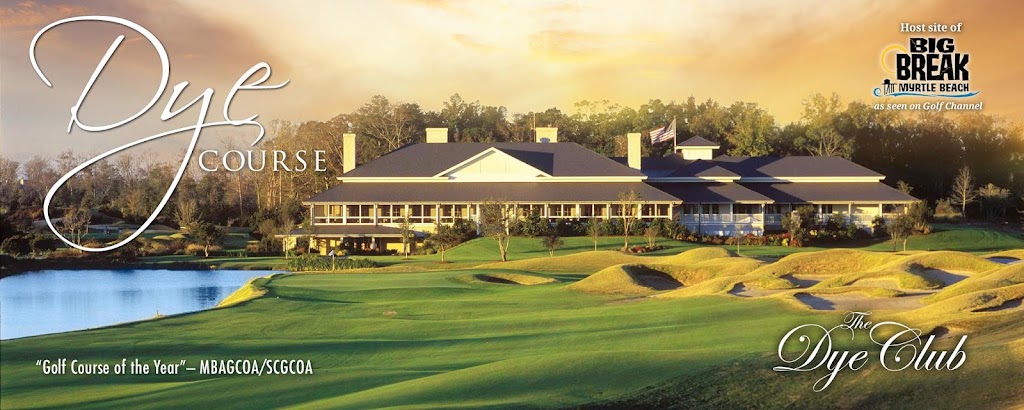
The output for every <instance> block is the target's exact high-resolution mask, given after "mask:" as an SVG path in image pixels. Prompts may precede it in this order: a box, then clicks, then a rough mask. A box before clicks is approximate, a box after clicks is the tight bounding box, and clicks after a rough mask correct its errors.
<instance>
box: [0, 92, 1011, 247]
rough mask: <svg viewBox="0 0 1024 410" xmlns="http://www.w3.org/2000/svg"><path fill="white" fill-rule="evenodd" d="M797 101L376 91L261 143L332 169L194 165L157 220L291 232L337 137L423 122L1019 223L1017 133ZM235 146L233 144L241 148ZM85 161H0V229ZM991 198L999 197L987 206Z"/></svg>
mask: <svg viewBox="0 0 1024 410" xmlns="http://www.w3.org/2000/svg"><path fill="white" fill-rule="evenodd" d="M800 104H801V105H802V108H803V111H802V115H801V117H800V119H799V120H796V121H793V122H790V123H786V124H782V123H780V122H779V121H778V120H776V118H775V117H774V116H773V115H772V114H771V113H769V112H768V111H767V110H766V109H765V108H764V107H762V106H760V105H758V104H757V103H753V102H743V101H740V102H735V103H732V104H729V105H725V104H721V103H719V102H716V101H714V100H710V99H709V100H706V101H703V102H698V101H697V100H696V99H695V98H694V97H689V98H687V99H685V100H684V101H682V102H675V101H670V102H664V101H662V100H650V101H648V102H647V103H645V104H641V105H639V106H637V107H630V106H625V105H621V104H615V103H612V102H609V101H580V102H577V103H576V104H574V105H573V107H572V109H571V110H568V111H563V110H561V109H559V108H549V109H546V110H543V111H533V112H526V113H509V112H508V110H507V109H506V108H505V107H503V106H492V105H484V104H481V103H480V102H478V101H473V102H470V101H467V100H464V99H463V98H462V97H461V96H460V95H459V94H455V95H452V96H451V97H450V98H449V99H448V100H447V101H445V102H444V103H443V104H442V106H441V108H440V109H439V110H424V109H423V108H421V107H420V105H419V104H417V103H412V102H398V101H392V100H390V99H388V98H386V97H384V96H374V97H372V98H371V99H370V100H369V101H368V102H366V103H365V104H363V105H361V106H360V107H359V108H357V109H355V110H353V111H351V112H347V113H341V114H338V115H336V116H335V117H333V118H331V119H329V120H326V121H304V122H290V121H273V122H272V123H271V124H269V127H268V137H267V139H266V140H265V141H264V142H263V143H261V146H259V147H256V148H257V149H265V150H272V149H278V150H285V151H297V150H300V149H304V150H307V151H312V150H325V151H327V172H319V173H318V172H313V171H312V170H308V171H306V172H273V171H270V170H264V171H262V172H250V171H245V170H243V171H240V172H227V171H226V170H223V169H222V170H220V171H217V172H205V171H199V170H198V169H197V168H196V167H192V168H191V169H190V170H189V173H188V176H187V177H186V178H184V179H183V182H182V183H181V184H180V185H179V187H178V189H177V191H176V193H175V196H174V198H172V201H171V202H170V203H169V204H168V206H167V207H166V208H165V209H164V211H163V213H162V215H161V217H160V219H159V220H158V222H159V223H162V224H166V225H169V226H171V227H179V226H181V225H187V224H195V223H199V222H210V223H214V224H217V225H228V226H247V227H251V228H253V229H254V230H255V231H256V232H258V233H262V234H266V235H269V234H274V233H279V232H281V231H283V230H285V229H290V227H293V226H295V225H296V224H298V223H300V222H301V221H302V220H303V219H304V218H305V216H306V214H307V213H306V211H304V210H303V208H302V206H301V201H302V200H304V199H306V198H309V197H311V196H312V195H314V194H316V193H318V192H320V191H323V190H324V189H327V188H329V187H330V186H332V184H334V183H335V182H336V179H335V177H337V176H339V175H340V174H341V172H342V164H341V161H342V158H343V156H342V135H343V134H345V133H356V134H358V135H359V136H360V138H359V140H358V145H357V162H358V163H360V164H362V163H366V162H368V161H371V160H373V159H375V158H377V157H380V156H381V155H384V154H386V153H388V152H390V151H393V150H395V149H398V148H400V147H402V146H404V145H407V144H410V143H415V142H422V141H424V139H425V131H424V130H425V128H428V127H446V128H448V129H449V131H450V138H451V141H452V142H531V141H533V139H534V136H533V128H534V127H535V126H540V127H548V126H550V127H558V128H559V141H569V142H575V143H578V144H581V145H583V146H585V147H587V148H589V149H592V150H594V151H596V152H598V153H600V154H602V155H606V156H624V155H625V154H626V142H625V135H626V134H627V133H630V132H646V131H648V130H651V129H654V128H657V127H661V126H664V125H666V124H668V123H669V122H671V121H672V120H673V119H674V120H676V122H677V134H678V140H679V141H683V140H685V139H686V138H689V137H691V136H701V137H703V138H707V139H709V140H712V141H716V142H718V143H720V144H721V145H722V150H721V151H720V152H719V154H728V155H737V156H761V155H773V156H787V155H833V156H841V157H845V158H849V159H851V160H853V161H855V162H857V163H859V164H861V165H864V166H866V167H868V168H870V169H873V170H875V171H878V172H880V173H882V174H884V175H886V176H887V178H886V180H885V182H886V183H889V184H891V185H893V186H897V182H898V181H900V182H901V184H900V185H899V186H900V187H901V189H904V190H905V191H907V192H911V194H912V195H914V196H917V197H918V198H921V199H924V200H926V201H929V202H930V203H931V204H939V203H940V202H939V201H940V200H945V201H946V202H947V204H950V203H951V204H952V205H950V206H951V207H952V208H962V210H963V211H964V212H966V213H967V214H970V215H973V216H978V217H980V216H988V217H1000V216H1002V217H1007V216H1014V217H1016V215H1017V211H1016V209H1017V208H1018V207H1019V206H1020V203H1021V195H1022V193H1024V181H1022V177H1024V175H1022V174H1024V136H1022V127H1021V124H1019V123H1013V122H1010V121H1008V120H1006V119H1005V118H1001V117H998V116H994V115H988V114H985V113H980V112H971V113H960V114H947V113H944V112H920V113H907V112H900V111H887V110H876V109H874V108H873V107H872V106H871V105H869V104H867V103H864V102H860V101H852V102H848V103H847V102H843V101H842V100H841V98H840V97H839V96H838V95H837V94H832V95H823V94H814V95H811V96H809V97H807V98H806V99H804V100H803V101H801V102H800ZM242 144H243V143H242V142H239V143H238V145H237V146H235V147H228V148H229V149H247V148H245V147H243V145H242ZM642 149H643V151H644V155H648V156H658V155H666V154H668V153H670V152H671V144H670V143H661V144H656V145H652V144H651V143H650V140H649V139H647V138H644V139H643V143H642ZM88 157H91V155H87V154H86V153H75V152H71V151H67V152H63V153H61V154H59V155H57V156H56V157H52V158H47V157H41V156H37V157H33V158H29V159H27V160H25V161H19V160H17V159H13V158H6V157H3V158H0V211H2V215H3V217H4V219H5V222H4V223H6V224H11V225H13V226H15V227H18V228H20V229H30V228H31V223H32V222H33V221H38V220H39V219H41V208H42V202H43V198H44V197H45V194H46V192H47V190H49V188H50V186H51V185H52V184H53V183H54V182H55V181H56V180H57V178H59V177H60V176H61V175H63V174H64V173H65V172H67V171H68V170H70V169H71V168H73V167H74V166H76V165H78V164H80V163H82V162H84V161H85V160H86V159H87V158H88ZM176 166H177V165H176V164H171V163H169V162H164V161H161V160H159V159H158V158H157V157H156V156H155V155H153V154H142V155H140V154H135V155H120V156H118V157H117V158H116V159H114V160H110V161H100V162H98V163H96V164H95V165H93V166H91V167H89V168H87V169H86V170H84V171H83V172H81V173H80V174H78V175H77V176H76V177H74V178H72V179H71V180H70V181H69V182H68V183H67V185H65V187H63V188H62V189H61V190H60V191H59V192H58V194H57V195H56V197H55V200H54V205H53V207H54V208H55V209H56V210H51V213H52V214H53V215H56V216H61V215H64V213H65V211H64V210H68V209H73V210H83V209H85V210H90V212H88V214H89V215H91V216H92V218H91V219H89V220H90V221H91V223H93V224H97V223H103V222H104V218H106V217H109V218H112V219H113V218H116V219H123V220H125V221H128V222H130V223H139V222H141V221H143V220H144V219H145V218H146V217H147V216H148V215H149V213H150V212H151V211H152V210H153V209H154V208H155V207H156V205H157V203H158V202H159V200H160V198H161V196H162V194H163V192H164V191H165V189H166V187H167V186H168V185H169V184H170V181H171V179H172V178H173V175H174V171H175V168H176ZM964 169H966V170H968V171H967V172H969V173H970V177H969V178H966V181H964V180H965V178H963V177H962V176H961V175H962V174H963V172H964V171H963V170H964ZM958 181H959V182H958ZM954 188H955V189H954ZM958 192H959V193H958ZM993 195H994V196H993ZM965 197H966V198H965ZM983 197H984V198H987V199H986V200H983V199H981V198H983ZM992 198H1004V199H1003V200H1001V201H1000V202H999V204H998V205H992V204H993V203H994V202H993V201H994V199H992ZM958 201H959V202H958ZM986 201H987V202H986ZM961 205H962V206H961ZM72 216H74V215H72ZM81 219H84V218H78V220H81Z"/></svg>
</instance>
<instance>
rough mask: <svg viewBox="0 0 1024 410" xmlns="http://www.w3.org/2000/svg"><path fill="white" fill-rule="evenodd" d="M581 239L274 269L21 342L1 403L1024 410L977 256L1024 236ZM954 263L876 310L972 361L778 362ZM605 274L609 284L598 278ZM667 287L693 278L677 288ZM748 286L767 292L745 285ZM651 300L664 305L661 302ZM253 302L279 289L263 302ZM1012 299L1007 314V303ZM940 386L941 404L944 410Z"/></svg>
mask: <svg viewBox="0 0 1024 410" xmlns="http://www.w3.org/2000/svg"><path fill="white" fill-rule="evenodd" d="M565 239H566V240H565V246H564V247H563V249H560V250H558V251H557V252H556V256H555V257H553V258H552V257H549V256H548V253H547V250H546V249H544V248H543V247H542V246H541V245H540V241H539V240H537V239H535V238H515V239H514V240H513V241H512V246H511V247H510V262H506V263H496V262H495V261H496V260H497V259H498V254H497V249H496V246H495V245H494V242H493V241H492V240H490V239H487V238H481V239H476V240H473V241H470V242H468V243H465V244H463V245H460V246H458V247H456V248H454V249H452V250H451V251H449V252H448V254H447V255H446V257H447V259H448V260H449V261H452V262H454V263H447V264H441V263H439V257H438V256H437V255H429V256H417V257H413V258H412V259H410V260H405V259H403V258H401V257H397V256H385V257H372V258H373V259H375V260H376V261H378V262H379V263H381V264H383V265H385V267H384V268H378V269H373V270H370V271H368V272H365V273H362V272H361V273H347V274H308V275H285V276H281V277H276V278H274V279H270V280H267V279H260V280H258V281H256V282H254V283H255V287H254V286H249V285H247V287H246V288H245V291H244V292H239V293H238V294H237V295H234V297H232V298H230V299H231V302H232V303H236V302H238V301H242V302H241V303H238V304H236V305H234V306H231V307H229V308H224V309H215V310H210V311H204V312H199V313H194V314H186V315H180V316H175V317H167V318H162V319H159V320H153V321H147V322H139V323H132V324H125V325H119V326H113V327H109V328H103V329H96V330H89V331H80V332H69V333H64V334H57V335H49V336H40V337H32V338H26V339H19V340H9V341H3V342H0V399H2V404H3V408H5V409H6V408H27V407H36V408H45V407H84V408H111V407H113V408H124V407H129V406H131V407H159V408H183V407H184V408H196V407H204V408H210V407H212V408H220V407H244V408H252V407H289V406H303V407H315V408H325V407H326V408H338V407H340V408H374V407H404V406H409V407H452V406H461V407H572V406H597V407H607V408H621V407H704V406H712V407H724V408H733V407H821V406H826V407H832V406H835V404H836V403H843V405H845V406H850V407H858V406H876V405H888V406H895V407H899V406H902V405H907V406H916V405H918V404H927V405H929V406H938V407H976V406H982V407H1001V406H1011V405H1019V404H1021V403H1022V402H1021V396H1020V395H1019V393H1017V392H1019V391H1021V390H1022V389H1024V379H1022V378H1020V377H1016V376H1015V375H1019V371H1020V368H1021V366H1022V365H1024V330H1022V329H1021V328H1020V327H1019V326H1016V325H1015V324H1016V323H1019V321H1020V320H1022V319H1024V310H1022V309H1020V308H1013V306H1014V303H1018V302H1015V301H1017V300H1019V298H1020V297H1022V295H1024V284H1021V282H1020V280H1019V278H1020V274H1019V272H1020V267H1019V266H1005V267H1004V266H1003V265H999V264H997V263H994V262H991V261H987V260H984V259H982V258H980V257H979V256H978V255H982V254H985V253H991V252H995V251H999V250H1006V249H1013V248H1024V240H1022V239H1021V237H1020V235H1019V234H1014V233H1009V232H1004V231H997V230H992V229H980V228H974V227H970V226H957V225H949V226H940V227H938V230H937V232H936V233H934V234H932V235H929V236H926V237H917V238H913V239H911V242H910V244H909V245H910V246H908V248H909V249H910V250H925V249H932V250H938V249H956V250H961V251H964V252H967V253H961V252H931V253H915V252H911V253H909V254H896V253H892V252H891V247H890V244H889V243H887V242H884V241H873V242H866V243H863V244H859V245H858V246H856V247H850V249H849V250H832V251H827V252H819V253H815V254H801V255H796V256H793V257H786V258H783V259H781V260H778V261H776V259H774V258H775V257H780V256H785V255H786V254H789V253H794V252H812V251H817V250H821V248H783V247H747V246H744V247H741V248H740V250H739V255H740V256H744V257H736V248H735V246H729V247H725V246H721V247H711V248H706V249H696V248H698V247H700V246H699V245H697V244H692V243H686V242H678V241H669V240H664V239H663V240H659V243H660V244H662V245H665V246H667V248H666V249H664V250H661V251H658V252H653V253H650V254H643V255H629V254H623V253H620V252H616V251H613V249H618V248H619V247H621V239H622V238H621V237H607V238H602V239H601V242H600V246H599V248H600V249H602V251H600V252H591V251H592V250H593V244H592V243H591V242H590V240H589V239H588V238H565ZM637 242H639V241H637ZM723 249H724V250H726V251H724V252H723ZM856 249H867V250H875V251H879V252H863V251H861V250H856ZM1013 252H1018V251H1010V252H1006V254H1008V255H1009V254H1011V253H1012V254H1014V255H1016V253H1013ZM752 256H753V257H754V258H752ZM765 256H768V258H765ZM147 262H152V263H157V264H170V263H174V262H201V263H205V264H208V265H210V266H214V267H219V268H234V269H247V268H248V269H256V268H265V267H278V268H280V267H283V266H285V265H286V263H287V261H285V260H284V259H283V258H277V257H250V258H246V257H220V258H209V259H202V258H195V257H187V256H168V257H159V258H147ZM936 269H937V270H944V269H945V270H949V271H950V272H955V273H958V274H962V275H967V276H968V278H967V279H965V280H963V282H961V283H959V284H956V285H953V286H949V287H948V290H947V289H943V290H942V291H941V292H940V293H935V294H934V295H933V296H931V297H929V298H928V299H926V300H925V301H926V302H928V301H935V303H934V304H932V305H929V306H926V307H925V306H924V305H920V304H918V305H916V306H915V307H923V308H920V309H916V310H911V311H909V312H903V313H899V312H886V311H883V312H882V313H879V314H878V317H875V319H876V320H882V319H890V318H891V319H893V320H900V321H907V323H908V324H910V325H915V326H922V327H923V328H924V329H925V331H928V330H929V329H933V328H935V329H939V327H941V328H944V329H947V330H950V331H955V332H959V333H961V334H968V335H970V341H969V344H968V348H967V351H968V354H969V359H968V360H967V363H966V364H965V365H964V367H963V368H961V369H959V370H957V371H954V372H949V371H946V372H926V371H905V372H887V371H885V370H884V369H881V368H880V366H879V365H878V363H877V359H875V362H872V363H871V364H870V365H869V367H868V368H867V369H865V370H862V371H857V372H853V371H845V372H843V373H841V374H840V375H839V377H837V379H836V381H835V382H834V383H833V385H832V387H830V388H829V389H828V390H826V391H824V392H820V393H815V392H813V391H812V390H811V385H813V384H814V381H815V380H816V379H817V378H819V377H821V376H823V375H824V374H825V373H824V371H820V370H819V371H817V372H809V373H802V374H781V373H776V372H773V371H771V369H772V367H773V366H775V365H779V364H781V363H780V362H779V359H778V358H777V357H776V355H775V349H776V348H777V345H778V343H779V340H780V339H781V337H782V336H783V335H784V334H785V333H786V332H787V331H788V330H790V329H792V328H793V327H794V326H797V325H801V324H805V323H820V324H822V325H826V326H829V327H831V326H834V325H836V324H838V323H840V317H841V313H842V312H843V311H814V310H810V309H809V308H808V307H807V306H806V305H804V304H802V303H801V302H800V301H799V300H798V299H799V298H796V297H795V296H796V295H797V294H798V292H802V293H804V294H811V295H816V297H821V298H829V297H833V296H832V295H836V294H839V293H842V292H846V291H847V290H856V291H858V292H861V296H849V295H845V296H843V295H840V296H838V297H839V298H840V299H841V298H842V297H847V298H849V297H862V298H863V297H868V298H875V299H873V300H875V301H877V300H878V299H884V298H890V297H895V296H898V295H900V294H902V293H901V292H899V291H897V290H895V289H888V288H884V287H880V288H876V287H872V286H882V285H878V284H879V283H883V284H884V283H887V282H885V281H886V280H889V281H890V282H888V283H892V284H896V285H898V286H899V287H900V289H902V291H906V292H915V291H919V290H921V289H928V288H929V287H930V286H936V283H937V282H935V281H934V277H931V276H929V275H930V274H928V273H927V272H929V271H930V270H936ZM599 270H600V271H601V272H603V273H602V274H601V275H594V277H593V278H591V279H590V280H587V281H581V279H583V278H586V277H587V276H588V275H590V274H592V273H594V272H597V271H599ZM799 275H826V276H828V278H827V280H824V279H823V278H822V277H819V278H818V280H821V282H820V283H819V282H811V283H810V284H805V285H800V282H799V281H798V279H799V280H806V279H800V278H797V276H799ZM552 280H554V282H552ZM665 281H669V282H671V283H670V284H672V286H671V287H662V285H665V284H666V282H665ZM672 281H674V282H672ZM859 281H863V282H859ZM872 281H874V282H872ZM527 285H528V286H527ZM740 285H742V286H740ZM260 286H262V287H260ZM798 286H799V288H796V287H798ZM804 286H807V287H806V288H805V287H804ZM738 287H740V288H744V287H745V288H746V289H754V290H756V291H762V292H768V293H766V294H765V295H766V296H764V297H737V296H734V295H732V294H730V293H731V292H732V290H735V289H736V288H738ZM623 289H627V290H629V291H625V292H624V291H622V290H623ZM771 292H777V293H771ZM264 293H265V294H264ZM261 294H262V296H260V295H261ZM650 295H654V296H656V297H643V296H650ZM879 295H881V296H883V298H877V296H879ZM246 296H253V297H256V296H259V297H258V298H256V299H254V300H249V301H244V300H246V298H245V297H246ZM883 302H884V301H883ZM1004 304H1005V305H1006V307H1007V308H1006V310H998V309H999V308H1000V306H1003V305H1004ZM990 309H997V310H998V311H995V312H991V313H988V312H987V310H990ZM924 326H929V327H924ZM936 326H939V327H936ZM862 338H863V336H862ZM952 340H953V339H952V338H945V339H941V340H940V341H939V342H938V344H939V345H940V346H945V345H948V344H949V343H950V342H951V341H952ZM59 358H67V359H68V360H73V359H77V360H81V361H84V362H89V363H106V364H110V365H114V364H117V363H120V362H121V360H122V358H127V359H129V360H131V359H135V358H138V359H140V360H143V361H150V360H153V359H160V360H164V361H171V362H178V361H180V360H188V365H189V366H198V365H199V360H202V359H257V360H262V359H265V358H267V359H299V360H309V361H310V362H311V363H312V365H313V366H314V368H315V374H313V375H287V376H285V375H264V376H259V377H257V376H251V375H200V374H197V373H196V372H186V373H185V374H182V375H174V376H171V375H164V376H157V375H132V376H123V375H104V376H79V375H43V374H42V372H41V370H40V368H39V367H38V366H36V365H35V363H36V361H37V360H41V359H50V360H55V359H59ZM935 397H942V400H941V402H938V403H936V402H930V401H929V400H932V399H934V398H935ZM892 403H896V404H895V405H894V404H892Z"/></svg>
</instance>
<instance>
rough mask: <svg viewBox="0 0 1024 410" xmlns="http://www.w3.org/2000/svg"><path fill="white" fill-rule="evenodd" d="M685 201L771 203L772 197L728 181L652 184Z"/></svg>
mask: <svg viewBox="0 0 1024 410" xmlns="http://www.w3.org/2000/svg"><path fill="white" fill-rule="evenodd" d="M651 185H652V186H654V187H655V188H658V189H660V190H662V191H664V192H665V193H667V194H669V195H672V196H674V197H676V198H679V200H681V201H683V202H684V203H695V202H746V203H771V202H772V199H771V198H768V197H766V196H764V195H761V194H759V193H757V192H754V191H752V190H750V189H748V188H747V187H744V186H743V185H740V184H736V183H732V182H726V183H693V182H678V183H664V184H651Z"/></svg>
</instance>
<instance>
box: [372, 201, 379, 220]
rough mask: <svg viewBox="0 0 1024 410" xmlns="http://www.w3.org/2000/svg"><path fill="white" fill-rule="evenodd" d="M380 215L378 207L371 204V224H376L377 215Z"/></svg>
mask: <svg viewBox="0 0 1024 410" xmlns="http://www.w3.org/2000/svg"><path fill="white" fill-rule="evenodd" d="M378 214H380V207H379V206H378V205H377V204H373V224H374V225H376V224H377V215H378Z"/></svg>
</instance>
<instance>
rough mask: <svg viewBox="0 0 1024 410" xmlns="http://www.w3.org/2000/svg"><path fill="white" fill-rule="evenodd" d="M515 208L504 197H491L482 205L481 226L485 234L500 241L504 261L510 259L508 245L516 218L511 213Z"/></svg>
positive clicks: (499, 249) (500, 250)
mask: <svg viewBox="0 0 1024 410" xmlns="http://www.w3.org/2000/svg"><path fill="white" fill-rule="evenodd" d="M514 208H515V205H514V204H512V203H509V202H508V201H506V200H504V199H490V200H487V201H484V203H483V204H482V205H480V225H481V226H480V228H481V230H482V231H483V233H484V235H486V236H490V237H491V238H494V240H495V241H496V242H497V243H498V253H499V254H500V255H501V261H502V262H505V261H507V260H508V245H509V243H510V242H511V239H512V235H511V232H510V231H509V230H510V229H509V228H510V227H511V225H512V222H513V220H514V217H513V216H512V215H511V213H512V209H514Z"/></svg>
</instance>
